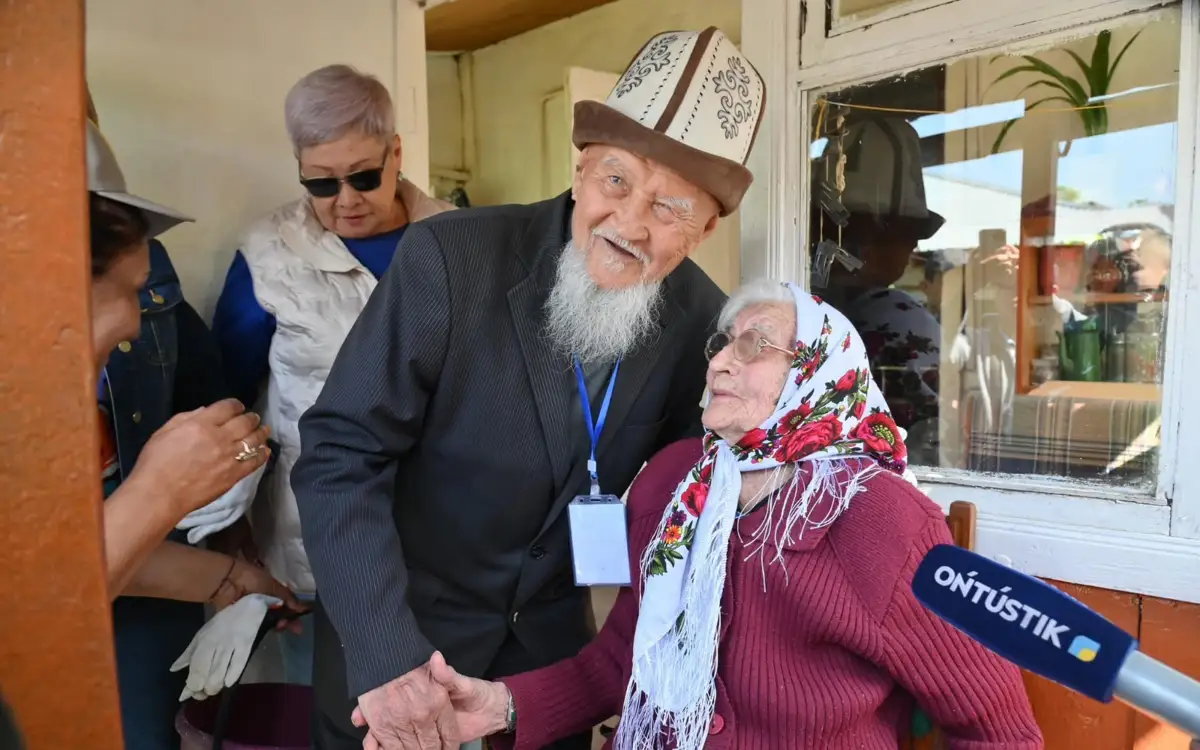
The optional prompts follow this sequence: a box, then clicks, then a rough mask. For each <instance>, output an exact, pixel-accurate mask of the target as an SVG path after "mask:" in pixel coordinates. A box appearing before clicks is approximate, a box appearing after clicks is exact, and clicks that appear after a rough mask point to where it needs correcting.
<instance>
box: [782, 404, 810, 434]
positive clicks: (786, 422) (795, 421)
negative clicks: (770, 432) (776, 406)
mask: <svg viewBox="0 0 1200 750" xmlns="http://www.w3.org/2000/svg"><path fill="white" fill-rule="evenodd" d="M809 414H812V407H811V406H809V405H808V402H807V401H806V402H804V403H802V404H800V405H799V406H797V407H796V408H795V409H792V410H791V411H789V412H788V413H787V414H784V415H783V419H781V420H779V429H780V430H782V431H784V432H790V431H791V430H794V429H796V428H797V427H799V426H800V425H801V424H803V423H804V420H805V419H808V415H809Z"/></svg>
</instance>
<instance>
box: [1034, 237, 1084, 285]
mask: <svg viewBox="0 0 1200 750" xmlns="http://www.w3.org/2000/svg"><path fill="white" fill-rule="evenodd" d="M1083 251H1084V247H1083V245H1048V246H1047V247H1044V248H1042V254H1041V267H1040V268H1039V269H1038V271H1039V274H1038V276H1039V278H1038V282H1039V285H1040V286H1041V292H1042V294H1045V295H1050V294H1057V295H1059V296H1060V297H1061V296H1064V295H1070V294H1074V293H1075V292H1078V291H1079V287H1080V285H1081V284H1082V283H1083Z"/></svg>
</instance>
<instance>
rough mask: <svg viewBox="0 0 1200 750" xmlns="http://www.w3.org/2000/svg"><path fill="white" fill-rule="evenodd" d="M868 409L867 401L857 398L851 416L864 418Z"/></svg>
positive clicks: (851, 408) (851, 409)
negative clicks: (864, 413)
mask: <svg viewBox="0 0 1200 750" xmlns="http://www.w3.org/2000/svg"><path fill="white" fill-rule="evenodd" d="M866 410H867V402H866V401H859V400H856V401H855V402H854V406H852V407H850V416H851V417H853V418H854V419H862V415H863V412H864V411H866Z"/></svg>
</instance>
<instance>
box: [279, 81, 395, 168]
mask: <svg viewBox="0 0 1200 750" xmlns="http://www.w3.org/2000/svg"><path fill="white" fill-rule="evenodd" d="M283 115H284V121H285V122H286V123H287V132H288V137H289V138H291V139H292V148H294V149H295V151H296V153H297V154H298V153H299V152H300V150H301V149H305V148H308V147H310V146H318V145H320V144H322V143H329V142H330V141H336V140H337V139H338V138H341V137H342V136H344V135H347V134H349V133H361V134H362V135H365V136H370V137H372V138H379V139H382V140H386V139H389V138H391V137H392V136H393V135H395V133H396V115H395V112H394V111H393V109H392V97H391V95H390V94H388V90H387V87H386V86H384V85H383V84H382V83H380V82H379V79H378V78H376V77H375V76H372V75H367V74H366V73H360V72H359V71H358V70H356V69H354V68H352V67H350V66H349V65H326V66H325V67H323V68H318V69H317V70H314V71H313V72H311V73H309V74H308V75H306V76H304V77H303V78H301V79H300V80H299V81H297V82H296V83H295V85H294V86H292V88H291V90H290V91H288V94H287V98H286V99H285V100H284V103H283Z"/></svg>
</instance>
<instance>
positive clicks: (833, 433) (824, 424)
mask: <svg viewBox="0 0 1200 750" xmlns="http://www.w3.org/2000/svg"><path fill="white" fill-rule="evenodd" d="M841 436H842V421H841V420H840V419H838V418H837V415H836V414H828V415H826V416H824V417H822V418H821V419H818V420H817V421H815V422H811V423H809V424H806V425H801V426H800V427H799V428H798V429H796V430H794V431H793V432H791V433H789V434H787V435H785V436H784V437H783V438H782V439H781V440H780V441H779V448H778V449H777V450H776V451H775V460H776V461H781V462H788V461H798V460H799V459H801V458H804V457H805V456H807V455H810V454H812V453H816V452H817V451H819V450H821V449H823V448H826V447H828V446H830V445H832V444H833V442H834V441H836V440H838V439H839V438H841Z"/></svg>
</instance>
